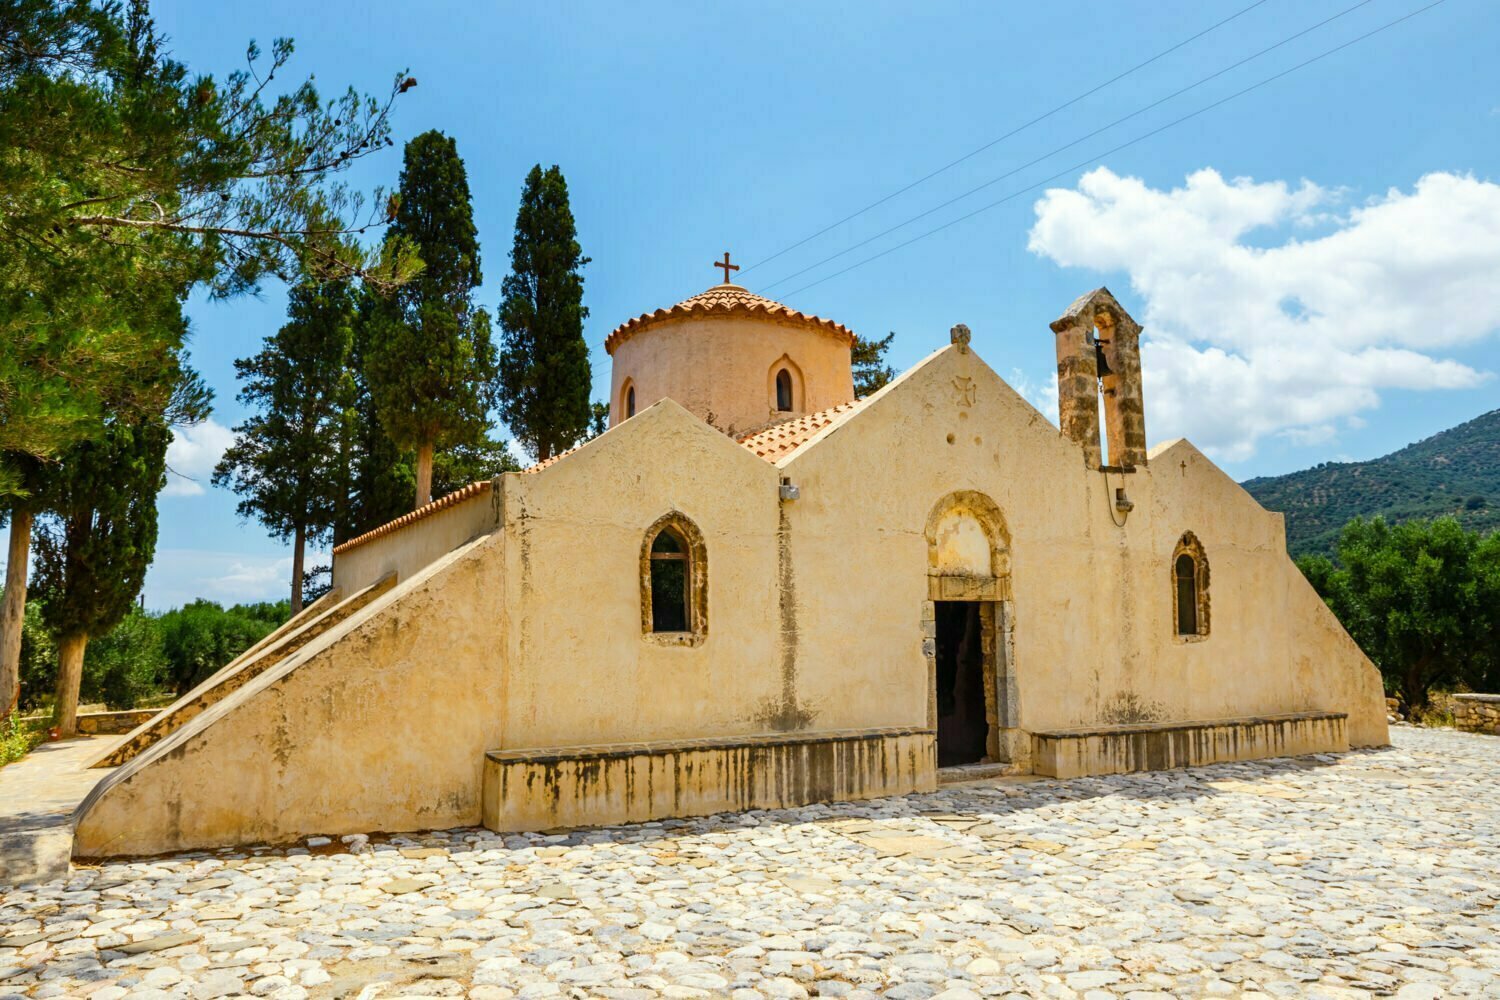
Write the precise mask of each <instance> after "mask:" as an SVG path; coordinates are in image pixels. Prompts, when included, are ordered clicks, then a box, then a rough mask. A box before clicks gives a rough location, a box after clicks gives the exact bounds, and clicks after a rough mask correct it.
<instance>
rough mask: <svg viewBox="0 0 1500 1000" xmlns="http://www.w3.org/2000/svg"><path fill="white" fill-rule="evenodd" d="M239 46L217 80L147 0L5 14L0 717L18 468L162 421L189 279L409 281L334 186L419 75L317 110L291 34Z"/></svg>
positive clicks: (401, 253) (8, 9)
mask: <svg viewBox="0 0 1500 1000" xmlns="http://www.w3.org/2000/svg"><path fill="white" fill-rule="evenodd" d="M246 55H247V58H248V60H249V62H250V64H251V65H250V68H249V69H247V70H240V71H237V72H233V73H230V74H228V75H227V76H223V77H220V78H218V79H215V78H214V77H212V76H209V75H205V74H202V73H196V72H191V71H190V70H189V69H188V68H187V67H186V66H185V65H183V64H182V63H180V62H178V61H176V60H175V59H172V58H170V56H169V55H168V52H167V48H166V45H165V42H164V41H163V39H162V38H161V36H160V35H159V34H158V33H157V31H156V29H155V27H154V25H153V24H152V21H151V17H150V12H149V7H148V4H147V2H146V0H128V2H110V3H86V2H68V3H60V2H58V0H12V2H10V3H7V4H6V5H5V6H4V9H3V11H0V150H4V151H5V152H4V155H3V156H0V192H4V196H3V198H0V261H4V266H3V267H0V499H4V500H5V501H6V502H7V503H8V504H10V505H12V508H13V511H12V512H13V516H12V517H11V518H10V540H9V552H10V554H11V558H10V560H9V562H8V564H7V572H6V582H5V593H4V598H3V601H0V717H3V715H4V714H5V712H6V710H7V708H8V706H12V705H14V704H15V699H16V693H17V691H18V686H17V678H18V676H19V674H18V667H19V658H20V637H21V627H22V620H23V617H24V610H25V604H26V584H27V580H26V570H27V565H26V562H27V560H26V559H25V558H17V554H18V553H19V554H21V555H22V556H24V554H25V553H27V552H28V551H29V549H30V543H31V526H32V522H33V516H34V513H35V510H36V509H37V506H38V501H37V497H36V493H35V489H34V487H33V485H32V484H29V483H28V477H29V476H30V475H32V474H33V473H34V472H35V470H36V468H38V467H45V466H46V465H47V464H48V463H52V462H54V461H55V460H56V459H57V458H58V456H60V455H63V454H65V453H66V452H67V451H68V450H69V449H70V448H73V447H74V446H76V445H78V444H80V443H82V442H86V441H90V440H100V439H101V437H102V435H103V434H104V432H105V428H106V427H107V426H110V424H111V421H115V420H119V419H121V418H123V417H125V416H126V414H127V413H130V412H133V413H134V414H135V415H136V416H137V417H141V418H144V417H145V416H148V415H151V414H153V413H159V412H160V405H161V404H160V400H152V399H142V398H141V397H140V393H139V392H138V390H139V388H140V387H141V386H142V385H151V384H153V382H152V379H153V377H154V376H153V375H152V374H151V373H152V372H155V371H156V370H157V369H158V368H159V367H160V363H161V360H162V358H163V357H164V356H165V355H166V354H169V353H171V352H173V351H175V350H176V349H177V348H178V347H180V346H181V331H180V330H178V331H175V333H174V331H173V330H172V328H171V327H170V326H168V325H166V324H160V323H155V324H154V323H151V322H147V321H145V317H146V316H148V315H151V314H154V312H155V311H156V310H158V309H160V308H161V307H162V306H163V305H164V304H168V303H170V304H171V306H172V307H173V308H175V306H176V303H177V302H178V301H179V300H180V299H181V297H182V296H183V295H185V294H186V293H187V291H188V290H189V289H190V288H191V287H193V286H195V285H199V284H206V285H207V286H208V287H209V288H210V290H211V291H212V293H213V294H214V295H215V296H219V297H223V296H229V295H234V294H237V293H240V292H244V291H248V290H253V289H254V288H255V287H256V283H257V281H258V280H259V279H260V278H261V277H262V276H263V275H265V274H267V273H284V272H287V271H290V270H292V269H294V268H300V269H303V270H306V271H310V272H314V273H317V274H321V275H337V276H344V277H348V276H351V275H359V276H362V277H363V278H364V279H365V280H366V281H368V282H371V283H373V284H376V285H379V286H382V287H387V286H391V285H393V284H396V283H399V282H400V281H401V280H402V279H404V278H405V277H407V276H409V274H410V271H411V268H410V258H409V254H407V252H406V245H405V244H404V243H402V242H401V241H388V242H387V243H385V244H384V245H383V246H382V249H381V251H380V253H379V254H378V255H373V256H372V255H366V254H365V253H363V252H362V251H361V250H360V249H359V246H358V245H357V243H355V242H354V241H351V240H349V239H348V238H347V236H348V235H349V234H351V233H354V232H363V231H365V230H366V229H368V228H369V227H371V226H375V225H379V224H381V223H382V222H383V221H384V219H385V215H386V206H387V202H386V199H385V197H384V195H383V194H382V193H381V192H380V191H378V190H377V191H376V192H374V193H373V197H371V198H370V199H368V200H366V199H364V198H363V197H361V195H360V194H358V193H356V192H352V191H350V190H349V189H347V188H346V187H344V186H342V185H340V184H338V183H336V182H332V178H333V177H334V175H336V174H338V173H340V172H342V171H344V170H347V169H348V168H349V167H351V166H352V165H353V164H354V163H356V162H357V161H359V160H360V159H362V158H364V157H366V156H369V155H370V154H372V153H375V152H376V151H378V150H381V149H383V148H385V147H386V146H388V145H391V139H390V137H389V136H390V121H389V115H390V111H391V108H392V105H393V103H394V101H395V99H396V97H397V96H398V95H400V94H402V93H405V92H406V91H407V90H409V89H411V87H413V86H415V85H416V80H414V79H412V78H411V77H408V76H406V75H405V74H397V76H396V78H395V81H394V82H393V84H392V87H391V90H390V92H389V95H388V96H387V97H386V99H384V100H383V101H380V100H375V99H373V98H369V97H365V96H363V95H361V94H358V93H356V92H355V91H354V90H352V89H351V90H349V91H347V92H346V93H344V94H343V95H341V96H340V97H338V98H337V99H335V100H325V99H323V98H322V97H321V96H320V95H319V93H318V91H317V89H316V87H315V86H314V85H313V82H312V79H311V77H308V78H307V79H306V80H304V81H302V82H301V83H297V82H295V81H285V80H283V79H281V78H279V77H278V74H281V73H282V72H283V71H284V70H285V68H286V67H287V64H288V62H289V60H290V59H291V57H292V43H291V41H290V40H286V39H282V40H278V41H277V42H276V43H275V45H274V47H273V50H272V53H271V58H270V59H269V65H268V64H267V60H264V59H262V58H261V56H260V52H259V50H258V49H257V48H256V46H255V45H254V44H253V43H252V44H251V45H250V46H249V47H248V50H247V53H246ZM273 77H278V79H277V83H276V84H275V85H274V86H270V87H269V88H268V85H269V84H270V82H271V79H272V78H273ZM272 95H275V96H274V98H273V97H272ZM163 338H165V339H163ZM143 372H144V374H143Z"/></svg>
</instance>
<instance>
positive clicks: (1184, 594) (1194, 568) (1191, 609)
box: [1177, 552, 1198, 635]
mask: <svg viewBox="0 0 1500 1000" xmlns="http://www.w3.org/2000/svg"><path fill="white" fill-rule="evenodd" d="M1177 634H1178V635H1197V634H1198V563H1197V562H1196V561H1194V559H1193V557H1192V556H1190V555H1188V554H1187V553H1186V552H1184V553H1183V554H1182V555H1180V556H1178V557H1177Z"/></svg>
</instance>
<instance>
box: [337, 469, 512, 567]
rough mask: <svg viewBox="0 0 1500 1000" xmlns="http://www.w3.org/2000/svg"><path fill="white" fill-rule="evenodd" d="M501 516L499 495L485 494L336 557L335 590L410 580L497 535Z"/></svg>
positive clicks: (494, 490)
mask: <svg viewBox="0 0 1500 1000" xmlns="http://www.w3.org/2000/svg"><path fill="white" fill-rule="evenodd" d="M499 517H500V496H499V493H498V491H497V490H496V489H495V488H494V487H490V488H487V489H484V490H482V491H480V492H479V493H478V494H477V495H475V496H472V497H470V498H469V499H467V500H464V501H463V502H462V503H458V504H454V505H453V506H452V507H446V508H444V509H442V510H439V511H437V512H436V513H433V514H431V515H429V516H427V517H424V518H422V519H421V520H420V521H417V522H416V523H414V524H412V525H410V526H409V527H406V528H403V529H401V530H399V531H393V532H391V533H390V534H388V535H382V536H380V537H378V538H372V539H370V540H369V541H365V542H361V543H360V544H358V545H351V546H350V547H349V548H347V549H341V550H340V551H339V552H336V553H335V554H334V560H333V585H334V586H335V587H338V588H340V589H342V590H343V592H344V593H346V594H352V593H354V592H355V591H356V590H359V589H361V588H363V587H368V586H369V585H370V584H372V583H375V582H376V581H377V580H379V579H381V578H382V577H384V576H388V575H390V574H393V573H394V574H395V576H396V579H397V580H405V579H406V578H407V577H409V576H411V575H412V574H413V573H416V572H417V571H418V570H420V569H421V568H422V567H424V566H428V565H430V564H431V563H432V561H433V560H435V559H437V558H439V557H440V556H442V555H444V554H445V553H448V552H452V551H453V550H454V549H456V548H458V547H459V546H460V545H463V544H464V543H465V542H467V541H469V540H470V539H473V538H476V537H478V536H479V535H484V534H488V533H489V532H491V531H493V530H494V529H495V525H496V524H497V523H499Z"/></svg>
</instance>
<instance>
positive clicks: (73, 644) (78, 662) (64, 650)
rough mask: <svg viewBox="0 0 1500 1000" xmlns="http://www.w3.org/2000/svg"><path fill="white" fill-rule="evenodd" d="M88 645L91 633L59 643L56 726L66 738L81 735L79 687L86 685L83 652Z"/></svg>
mask: <svg viewBox="0 0 1500 1000" xmlns="http://www.w3.org/2000/svg"><path fill="white" fill-rule="evenodd" d="M88 644H89V637H88V633H87V632H75V633H73V634H71V635H65V636H60V637H59V638H58V640H57V704H56V705H54V706H53V708H52V724H53V725H54V726H56V727H57V732H58V735H59V736H62V737H63V738H64V739H66V738H67V737H69V736H77V735H78V686H79V685H80V684H82V683H83V652H84V650H85V649H87V648H88Z"/></svg>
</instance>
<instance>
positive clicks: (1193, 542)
mask: <svg viewBox="0 0 1500 1000" xmlns="http://www.w3.org/2000/svg"><path fill="white" fill-rule="evenodd" d="M1172 617H1173V619H1174V621H1175V624H1176V629H1175V631H1176V633H1177V636H1178V638H1181V639H1188V638H1201V637H1203V636H1206V635H1208V558H1207V556H1205V555H1204V553H1203V545H1202V543H1200V542H1199V541H1198V538H1197V536H1195V535H1194V534H1193V533H1192V532H1191V531H1188V532H1185V533H1184V534H1183V536H1182V538H1181V539H1180V540H1179V541H1178V542H1177V548H1176V550H1175V551H1173V553H1172Z"/></svg>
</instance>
